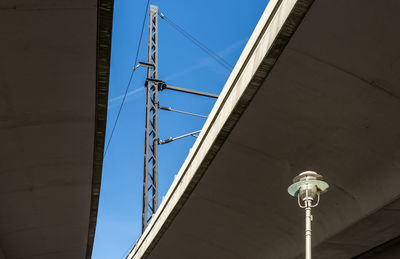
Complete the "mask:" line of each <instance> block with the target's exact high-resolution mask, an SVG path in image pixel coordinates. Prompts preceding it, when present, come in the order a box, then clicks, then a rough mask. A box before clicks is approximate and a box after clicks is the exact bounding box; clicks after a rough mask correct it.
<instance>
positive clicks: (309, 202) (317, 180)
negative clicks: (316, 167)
mask: <svg viewBox="0 0 400 259" xmlns="http://www.w3.org/2000/svg"><path fill="white" fill-rule="evenodd" d="M328 188H329V185H328V184H327V183H326V182H324V181H323V177H322V176H321V175H319V174H317V173H316V172H313V171H306V172H303V173H301V174H299V175H298V176H296V177H295V178H293V184H292V185H290V186H289V188H288V192H289V194H290V195H292V196H293V197H296V198H297V203H298V204H299V207H300V208H302V209H305V214H306V215H305V258H306V259H311V221H312V219H313V217H312V214H311V208H314V207H317V206H318V204H319V200H320V195H321V193H324V192H326V191H327V190H328Z"/></svg>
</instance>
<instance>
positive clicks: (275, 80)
mask: <svg viewBox="0 0 400 259" xmlns="http://www.w3.org/2000/svg"><path fill="white" fill-rule="evenodd" d="M399 9H400V3H399V2H398V1H394V0H391V1H381V2H377V1H372V0H368V1H361V0H360V1H346V0H338V1H329V0H316V1H311V0H298V1H295V0H287V1H279V0H271V1H270V3H269V4H268V7H267V9H266V10H265V12H264V14H263V16H262V17H261V19H260V22H259V24H258V25H257V27H256V29H255V31H254V33H253V35H252V36H251V38H250V40H249V42H248V44H247V46H246V48H245V49H244V51H243V53H242V55H241V57H240V59H239V61H238V62H237V64H236V66H235V68H234V70H233V72H232V74H231V76H230V77H229V79H228V81H227V83H226V85H225V87H224V89H223V91H222V94H221V95H220V97H219V99H218V101H217V103H216V105H215V107H214V109H213V110H212V112H211V114H210V116H209V118H208V120H207V122H206V124H205V125H204V128H203V130H202V133H201V134H200V136H199V138H198V139H197V141H196V143H195V144H194V146H193V148H192V149H191V152H190V154H189V156H188V157H187V159H186V161H185V163H184V164H183V166H182V168H181V170H180V172H179V174H178V175H177V177H176V179H175V181H174V183H173V184H172V186H171V188H170V190H169V192H168V194H167V195H166V197H165V198H164V200H163V202H162V204H161V206H160V208H159V210H158V211H157V213H156V214H155V216H154V217H153V220H152V222H151V223H150V225H149V226H148V227H147V229H146V231H145V232H144V233H143V235H142V237H141V238H140V239H139V240H138V241H137V243H136V245H135V247H134V248H133V250H132V251H131V252H130V254H129V256H128V258H135V259H139V258H152V259H166V258H171V259H172V258H173V259H181V258H182V259H187V258H208V259H212V258H218V259H220V258H230V259H235V258H251V259H257V258H301V256H302V252H303V250H304V248H303V247H304V246H303V240H304V239H303V224H304V223H303V211H302V210H301V209H299V208H298V207H297V204H296V200H294V199H293V198H292V197H290V196H289V195H288V193H287V191H286V189H287V187H288V185H289V184H290V183H291V179H292V177H293V176H295V175H297V174H298V173H299V172H301V171H304V170H307V169H313V170H316V171H317V172H319V173H321V174H323V175H324V176H325V178H326V180H327V181H328V182H329V184H330V185H331V188H330V190H329V192H328V193H327V194H326V195H324V196H323V197H322V201H321V205H320V206H319V207H318V208H317V209H315V211H314V217H315V221H314V223H313V226H314V229H313V230H314V239H313V241H314V252H315V253H314V256H315V257H316V258H397V257H399V256H400V251H399V250H400V249H399V243H400V242H399V238H398V237H399V236H400V221H399V218H400V201H399V200H398V199H399V197H400V188H399V183H400V173H399V172H400V120H399V118H400V87H399V86H400V77H399V74H400V59H399V56H400V35H399V34H398V33H397V31H398V24H400V16H398V10H399ZM303 17H304V19H303Z"/></svg>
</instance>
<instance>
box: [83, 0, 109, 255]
mask: <svg viewBox="0 0 400 259" xmlns="http://www.w3.org/2000/svg"><path fill="white" fill-rule="evenodd" d="M113 10H114V0H98V2H97V42H96V86H95V89H96V94H95V96H96V107H95V137H94V150H93V175H92V191H91V202H90V215H89V228H88V239H87V248H86V259H90V258H91V256H92V249H93V242H94V235H95V232H96V223H97V212H98V207H99V197H100V187H101V176H102V167H103V153H104V142H105V134H106V122H107V107H108V88H109V78H110V57H111V38H112V25H113Z"/></svg>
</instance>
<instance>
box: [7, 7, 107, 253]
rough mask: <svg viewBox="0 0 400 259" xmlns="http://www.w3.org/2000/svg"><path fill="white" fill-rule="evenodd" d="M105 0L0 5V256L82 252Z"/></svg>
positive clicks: (100, 133)
mask: <svg viewBox="0 0 400 259" xmlns="http://www.w3.org/2000/svg"><path fill="white" fill-rule="evenodd" d="M112 12H113V1H112V0H100V1H96V0H84V1H78V0H59V1H51V0H42V1H30V0H18V1H16V0H5V1H4V0H3V1H1V2H0V24H1V25H0V27H1V30H0V31H1V34H0V46H1V48H0V49H1V51H0V116H1V117H0V118H1V119H0V123H1V124H0V139H1V141H0V143H1V144H0V145H1V147H0V157H1V159H0V204H1V209H0V258H1V259H3V258H6V259H16V258H19V259H21V258H30V259H35V258H37V259H46V258H58V259H61V258H65V259H71V258H85V257H86V258H90V257H91V250H92V245H93V237H94V230H95V225H96V217H97V205H98V195H99V189H100V179H101V165H102V154H103V142H104V133H105V120H106V112H107V109H106V107H107V94H108V74H109V58H110V43H111V30H112Z"/></svg>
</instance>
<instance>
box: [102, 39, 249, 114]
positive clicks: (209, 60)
mask: <svg viewBox="0 0 400 259" xmlns="http://www.w3.org/2000/svg"><path fill="white" fill-rule="evenodd" d="M246 40H247V39H242V40H240V41H237V42H235V43H233V44H232V45H230V46H228V47H227V48H225V49H224V50H222V51H220V52H218V54H219V55H221V56H224V55H227V54H229V53H232V52H233V51H235V50H236V49H237V48H239V47H241V46H242V45H243V43H244V42H245V41H246ZM213 62H214V60H213V59H212V58H211V57H207V58H204V59H202V60H201V61H200V62H199V63H197V64H195V65H193V66H191V67H188V68H187V69H185V70H181V71H180V72H178V73H175V74H172V75H169V76H167V77H165V78H163V80H164V81H168V80H172V79H175V78H179V77H181V76H183V75H185V74H187V73H190V72H192V71H195V70H198V69H201V68H203V67H206V66H209V65H210V64H212V63H213ZM221 70H222V68H221ZM221 73H223V74H225V73H228V72H222V71H221ZM144 90H145V88H144V87H141V88H137V89H134V90H132V91H129V92H128V93H127V95H126V98H128V97H129V96H131V95H135V94H137V93H139V92H142V91H144ZM123 98H124V95H123V94H121V95H119V96H116V97H113V98H110V99H108V109H110V108H113V107H116V106H119V105H121V102H120V101H122V99H123ZM128 101H129V100H128V99H125V102H128Z"/></svg>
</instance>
